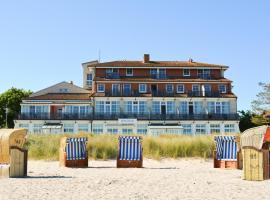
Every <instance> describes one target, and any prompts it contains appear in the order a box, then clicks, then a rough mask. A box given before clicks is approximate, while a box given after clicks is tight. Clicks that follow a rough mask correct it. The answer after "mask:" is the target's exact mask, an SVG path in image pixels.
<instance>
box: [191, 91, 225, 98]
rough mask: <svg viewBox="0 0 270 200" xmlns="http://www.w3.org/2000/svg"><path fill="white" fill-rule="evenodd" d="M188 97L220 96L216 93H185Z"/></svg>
mask: <svg viewBox="0 0 270 200" xmlns="http://www.w3.org/2000/svg"><path fill="white" fill-rule="evenodd" d="M187 95H188V97H220V96H221V94H220V92H218V91H205V92H203V91H187Z"/></svg>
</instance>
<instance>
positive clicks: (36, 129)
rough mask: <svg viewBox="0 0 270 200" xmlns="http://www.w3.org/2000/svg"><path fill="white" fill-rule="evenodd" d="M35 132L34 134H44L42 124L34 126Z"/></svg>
mask: <svg viewBox="0 0 270 200" xmlns="http://www.w3.org/2000/svg"><path fill="white" fill-rule="evenodd" d="M33 132H34V133H41V132H42V124H34V126H33Z"/></svg>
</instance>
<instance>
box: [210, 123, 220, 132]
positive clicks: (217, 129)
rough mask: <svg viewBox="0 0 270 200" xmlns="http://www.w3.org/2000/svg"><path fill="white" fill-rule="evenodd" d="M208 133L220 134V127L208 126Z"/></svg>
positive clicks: (216, 125)
mask: <svg viewBox="0 0 270 200" xmlns="http://www.w3.org/2000/svg"><path fill="white" fill-rule="evenodd" d="M210 133H220V125H219V124H210Z"/></svg>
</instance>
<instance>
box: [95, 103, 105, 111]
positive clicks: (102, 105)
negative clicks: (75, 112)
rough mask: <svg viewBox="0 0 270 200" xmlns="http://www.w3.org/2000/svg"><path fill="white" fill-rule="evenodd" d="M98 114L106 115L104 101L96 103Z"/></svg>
mask: <svg viewBox="0 0 270 200" xmlns="http://www.w3.org/2000/svg"><path fill="white" fill-rule="evenodd" d="M96 113H101V114H103V113H104V101H96Z"/></svg>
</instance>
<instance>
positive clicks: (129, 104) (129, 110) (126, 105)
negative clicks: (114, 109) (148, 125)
mask: <svg viewBox="0 0 270 200" xmlns="http://www.w3.org/2000/svg"><path fill="white" fill-rule="evenodd" d="M124 111H125V113H129V114H131V113H132V101H125V103H124Z"/></svg>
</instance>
